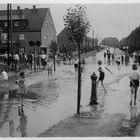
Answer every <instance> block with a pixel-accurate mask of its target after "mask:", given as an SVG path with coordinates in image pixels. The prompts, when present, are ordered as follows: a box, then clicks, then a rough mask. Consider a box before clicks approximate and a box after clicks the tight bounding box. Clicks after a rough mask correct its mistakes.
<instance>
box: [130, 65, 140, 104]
mask: <svg viewBox="0 0 140 140" xmlns="http://www.w3.org/2000/svg"><path fill="white" fill-rule="evenodd" d="M129 78H130V87H131V96H130V106H132V102H133V96H134V105H136V100H137V91H138V87H139V80H140V74H139V72H138V66H137V64H133V65H132V72H131V73H130V76H129Z"/></svg>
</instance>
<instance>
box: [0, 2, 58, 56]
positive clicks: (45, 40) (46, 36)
mask: <svg viewBox="0 0 140 140" xmlns="http://www.w3.org/2000/svg"><path fill="white" fill-rule="evenodd" d="M7 26H8V24H7V10H0V29H1V30H0V34H1V40H0V51H1V52H2V51H4V50H6V48H7ZM12 27H13V36H12V38H13V41H12V42H13V47H12V49H13V52H20V51H21V50H23V52H24V51H25V52H26V54H28V53H29V51H31V52H33V51H34V50H33V48H32V47H31V46H29V41H34V42H36V41H40V42H41V46H40V47H36V50H37V52H40V51H42V50H44V51H45V53H46V54H48V50H49V49H48V47H49V46H50V43H51V41H52V40H55V41H56V40H57V38H56V30H55V26H54V22H53V19H52V16H51V12H50V9H49V8H36V6H35V5H33V8H32V9H28V8H25V9H20V7H19V6H18V7H17V9H14V10H12Z"/></svg>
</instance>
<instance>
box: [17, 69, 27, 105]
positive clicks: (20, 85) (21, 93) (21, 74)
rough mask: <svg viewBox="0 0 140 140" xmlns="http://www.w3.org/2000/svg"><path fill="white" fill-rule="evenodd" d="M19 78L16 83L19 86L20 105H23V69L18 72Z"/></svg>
mask: <svg viewBox="0 0 140 140" xmlns="http://www.w3.org/2000/svg"><path fill="white" fill-rule="evenodd" d="M19 75H20V78H19V79H18V80H17V81H16V84H18V86H19V94H20V95H21V105H23V99H24V96H25V94H26V92H27V90H26V86H25V74H24V72H23V71H21V72H20V74H19Z"/></svg>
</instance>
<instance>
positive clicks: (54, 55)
mask: <svg viewBox="0 0 140 140" xmlns="http://www.w3.org/2000/svg"><path fill="white" fill-rule="evenodd" d="M53 60H54V71H55V70H56V69H55V55H54V56H53Z"/></svg>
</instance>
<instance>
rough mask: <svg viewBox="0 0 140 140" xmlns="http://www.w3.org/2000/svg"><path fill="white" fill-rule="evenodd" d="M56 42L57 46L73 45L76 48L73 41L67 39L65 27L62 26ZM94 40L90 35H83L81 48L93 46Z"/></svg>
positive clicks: (91, 47)
mask: <svg viewBox="0 0 140 140" xmlns="http://www.w3.org/2000/svg"><path fill="white" fill-rule="evenodd" d="M57 43H58V47H59V48H60V47H62V46H65V47H74V49H75V50H77V48H76V47H75V46H74V43H73V42H72V41H70V40H69V39H68V36H67V33H66V28H64V29H63V30H62V31H61V32H60V33H59V34H58V36H57ZM93 43H94V40H93V39H92V38H90V37H87V36H86V37H85V40H84V42H83V44H82V45H81V50H82V49H84V48H86V49H87V50H90V49H93V48H94V45H93Z"/></svg>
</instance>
